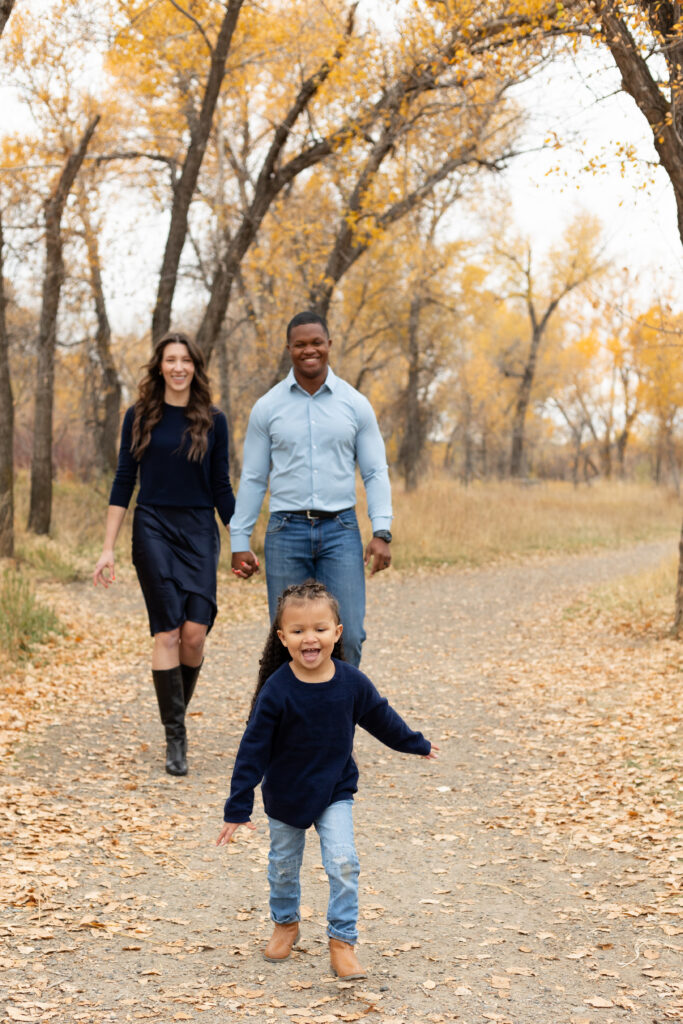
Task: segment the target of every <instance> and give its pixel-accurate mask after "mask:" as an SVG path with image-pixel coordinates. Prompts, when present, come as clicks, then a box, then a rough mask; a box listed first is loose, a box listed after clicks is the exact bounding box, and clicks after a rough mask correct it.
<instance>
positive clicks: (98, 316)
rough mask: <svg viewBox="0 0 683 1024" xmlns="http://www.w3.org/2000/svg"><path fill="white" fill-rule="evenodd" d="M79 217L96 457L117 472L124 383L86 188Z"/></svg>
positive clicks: (81, 194) (104, 469)
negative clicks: (94, 383)
mask: <svg viewBox="0 0 683 1024" xmlns="http://www.w3.org/2000/svg"><path fill="white" fill-rule="evenodd" d="M78 215H79V217H80V220H81V223H82V225H83V241H84V243H85V249H86V253H87V259H88V281H89V284H90V293H91V296H92V303H93V309H94V313H95V336H94V338H93V350H94V354H95V357H96V359H97V363H98V364H99V371H100V372H99V377H100V384H99V387H94V388H93V391H94V394H95V396H96V398H95V402H94V406H95V407H94V409H93V421H94V428H95V458H96V461H97V465H98V468H99V470H100V471H101V472H113V471H114V470H115V469H116V464H117V461H118V437H119V412H120V407H121V382H120V380H119V374H118V370H117V368H116V361H115V359H114V353H113V351H112V330H111V323H110V320H109V313H108V312H107V300H106V297H105V293H104V285H103V283H102V262H101V258H100V245H99V231H98V226H97V225H96V224H93V220H92V214H91V211H90V209H89V205H88V197H87V194H86V190H85V189H81V190H79V196H78Z"/></svg>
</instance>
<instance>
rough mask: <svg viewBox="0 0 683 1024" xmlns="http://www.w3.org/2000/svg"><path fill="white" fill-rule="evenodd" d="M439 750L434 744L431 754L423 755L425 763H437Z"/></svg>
mask: <svg viewBox="0 0 683 1024" xmlns="http://www.w3.org/2000/svg"><path fill="white" fill-rule="evenodd" d="M438 749H439V748H438V747H437V746H435V745H434V744H433V743H432V749H431V750H430V751H429V753H428V754H423V757H424V759H425V761H436V759H437V758H438V756H439V755H438V754H437V750H438Z"/></svg>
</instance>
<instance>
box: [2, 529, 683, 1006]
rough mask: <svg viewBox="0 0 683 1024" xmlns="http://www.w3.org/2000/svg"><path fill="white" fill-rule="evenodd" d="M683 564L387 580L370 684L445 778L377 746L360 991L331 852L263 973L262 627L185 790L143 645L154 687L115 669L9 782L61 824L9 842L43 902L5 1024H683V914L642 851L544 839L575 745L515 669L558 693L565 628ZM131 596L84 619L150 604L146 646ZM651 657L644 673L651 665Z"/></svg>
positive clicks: (11, 908)
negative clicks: (650, 572) (594, 602)
mask: <svg viewBox="0 0 683 1024" xmlns="http://www.w3.org/2000/svg"><path fill="white" fill-rule="evenodd" d="M673 549H674V545H673V543H672V542H658V543H650V544H643V545H640V546H638V547H635V548H631V549H627V550H626V549H625V550H622V551H618V552H605V553H600V554H594V555H590V556H577V557H574V558H571V559H547V560H539V561H536V562H532V563H528V564H520V565H512V566H510V565H508V566H500V567H496V568H490V569H480V570H466V571H449V572H445V571H437V572H434V573H428V572H421V573H417V574H413V575H401V574H398V573H387V574H385V576H384V577H378V578H376V579H373V580H371V581H370V582H369V584H368V616H367V630H368V637H369V638H368V641H367V645H366V651H365V654H364V662H363V668H364V670H365V671H366V672H367V673H368V675H370V677H371V678H372V679H373V680H374V681H375V683H376V684H377V686H378V687H379V689H380V690H381V691H382V692H383V693H385V695H386V696H388V697H389V699H390V701H391V703H392V704H393V705H394V706H395V707H396V708H397V710H399V711H400V712H401V714H402V715H403V716H404V717H405V718H406V719H407V720H408V721H409V722H410V723H411V725H413V726H414V727H415V728H419V729H421V730H422V731H423V732H424V733H425V734H426V735H427V736H428V737H429V738H430V739H432V740H433V742H435V743H436V744H437V745H438V746H439V748H440V757H439V760H438V761H436V762H428V761H425V760H422V759H417V758H410V757H407V756H404V755H399V754H396V753H394V752H393V751H390V750H388V749H387V748H385V747H383V746H381V745H379V744H378V743H377V742H376V741H375V740H374V739H372V738H371V737H370V736H368V735H367V734H364V733H363V732H362V730H359V732H358V734H357V748H356V750H357V758H358V761H359V766H360V770H361V781H360V792H359V793H358V795H357V800H356V811H355V821H356V838H357V844H358V848H359V855H360V859H361V869H362V874H361V920H360V935H361V938H360V941H359V946H358V953H359V957H360V959H361V961H362V962H363V963H364V964H365V965H366V966H367V968H368V970H369V977H368V979H367V980H366V981H362V982H356V983H352V984H349V983H347V984H343V983H339V982H338V981H337V980H336V979H334V978H332V977H331V975H330V972H329V963H328V956H327V945H326V938H325V905H326V894H327V883H326V878H325V875H324V872H323V870H322V866H321V863H320V853H319V849H318V848H317V842H316V837H315V835H314V833H311V835H310V837H309V841H308V844H307V849H306V856H305V861H304V867H303V871H302V890H303V907H302V916H303V921H302V930H301V931H302V934H301V940H300V943H299V945H298V946H297V949H296V951H295V953H294V955H293V956H292V958H291V959H290V960H289V961H288V962H287V963H285V964H282V965H272V964H268V963H266V962H265V961H264V960H263V958H262V957H261V954H260V950H261V948H262V946H263V944H264V941H265V939H266V938H267V936H268V935H269V933H270V923H269V921H268V914H267V881H266V857H267V828H266V825H265V818H264V815H263V811H262V809H261V807H260V806H259V801H258V800H257V808H258V809H257V812H256V813H255V816H254V820H255V822H256V823H257V825H258V831H257V832H256V833H255V834H253V835H250V836H247V835H246V834H245V835H244V836H242V835H241V832H242V831H244V832H245V833H246V830H240V833H238V837H239V838H238V841H237V842H235V843H233V844H232V845H231V846H230V847H229V848H228V849H221V850H219V849H217V848H216V847H215V845H214V842H215V838H216V836H217V834H218V831H219V828H220V824H221V818H222V805H223V800H224V799H225V796H226V795H227V787H228V782H229V777H230V769H231V765H232V760H233V757H234V753H235V750H236V747H237V743H238V741H239V737H240V735H241V732H242V728H243V725H244V720H245V717H246V711H247V707H248V704H249V700H250V695H251V692H252V690H253V682H254V678H255V670H256V664H257V659H258V656H259V653H260V649H261V647H262V644H263V640H264V638H265V630H266V628H267V623H266V620H265V614H264V612H263V611H262V610H261V611H259V612H258V613H257V614H256V615H254V616H252V617H251V618H250V619H249V620H248V621H245V622H242V623H237V624H230V623H226V622H221V621H220V619H219V623H218V624H217V626H216V629H215V631H214V634H213V635H212V638H211V646H210V650H209V652H208V655H207V663H206V669H205V671H204V672H203V673H202V676H201V678H200V683H199V686H198V689H197V694H196V697H195V699H194V701H193V704H192V705H191V709H190V710H191V712H192V714H191V716H190V719H189V730H190V752H189V759H190V769H191V771H190V774H189V775H188V777H187V778H185V779H172V778H170V777H168V776H166V775H165V774H164V773H163V764H162V760H161V757H162V744H161V735H160V727H159V725H158V722H157V721H156V710H155V706H154V699H153V693H152V690H151V686H150V685H149V682H148V679H147V674H148V673H147V670H146V668H145V665H146V658H147V645H146V642H145V641H144V639H143V638H141V640H140V644H139V648H138V649H137V653H136V654H135V656H134V658H133V662H134V671H132V672H131V669H130V665H128V666H127V669H126V672H125V673H121V672H119V671H118V669H117V668H114V669H113V671H112V678H111V689H110V691H109V692H108V693H107V694H106V695H105V697H102V696H101V695H100V696H99V697H98V698H97V699H94V698H93V702H92V704H91V705H88V704H87V703H85V702H83V703H81V704H79V705H78V706H73V707H72V708H71V709H70V713H69V714H68V715H63V716H62V718H61V720H60V721H58V722H56V723H55V725H54V726H53V727H52V728H51V729H50V730H49V731H48V733H47V734H46V735H44V736H41V737H37V738H36V739H35V740H28V741H27V742H26V743H25V744H24V745H23V747H22V748H21V749H20V750H19V752H18V753H17V756H16V759H15V761H14V763H13V765H12V767H11V769H10V771H9V777H8V778H6V780H5V782H6V784H7V785H8V786H9V789H10V791H11V790H12V787H14V790H15V791H16V792H17V793H19V791H21V790H22V788H23V789H24V790H26V787H30V792H31V793H32V794H37V795H38V797H39V799H40V800H41V803H42V804H47V805H49V806H50V808H51V814H52V820H53V826H52V832H51V835H50V836H49V837H46V835H45V829H44V826H43V825H41V826H40V835H38V834H37V833H38V828H37V826H36V825H34V824H33V823H32V822H31V821H30V820H26V815H25V813H24V815H23V816H22V815H21V814H20V813H17V814H10V813H9V812H8V814H7V830H5V829H4V828H3V835H2V836H1V837H0V845H2V848H3V850H4V851H5V854H6V855H7V858H8V862H9V863H10V864H11V865H12V870H14V871H15V873H16V875H17V877H21V879H23V888H21V889H20V891H21V898H18V899H16V900H14V901H13V902H12V903H11V904H10V905H8V906H2V907H0V938H1V939H2V942H3V944H4V945H1V946H0V968H3V978H2V980H1V981H0V1019H2V1020H6V1021H54V1022H57V1024H62V1022H64V1024H66V1022H68V1024H75V1022H86V1024H109V1022H116V1024H118V1022H128V1021H139V1020H150V1021H162V1022H164V1024H166V1022H172V1021H191V1022H199V1021H201V1022H204V1024H214V1022H215V1024H218V1022H219V1021H220V1022H221V1024H223V1022H225V1021H238V1020H242V1019H247V1018H252V1019H255V1020H257V1021H274V1022H278V1024H281V1022H285V1021H291V1022H294V1024H308V1022H311V1024H314V1022H315V1024H334V1022H336V1021H355V1020H366V1019H367V1020H368V1021H370V1022H373V1021H377V1022H382V1024H402V1022H403V1024H422V1022H426V1021H433V1022H440V1021H452V1020H459V1021H463V1022H466V1024H475V1022H479V1021H482V1022H483V1021H496V1022H500V1024H505V1022H509V1024H593V1022H603V1024H613V1022H617V1021H628V1022H633V1024H664V1022H665V1021H669V1020H675V1019H682V1018H683V1013H682V1011H681V1009H680V1007H681V1006H683V1002H681V997H682V996H683V990H682V989H681V977H680V967H681V955H680V954H681V951H682V949H681V940H680V938H676V935H677V934H678V932H677V929H676V922H675V918H674V916H673V915H671V914H668V916H667V915H665V914H664V913H662V914H659V912H658V911H657V910H656V908H655V909H653V907H654V899H653V886H654V885H655V882H654V881H653V880H652V879H651V878H649V877H648V876H647V873H646V872H645V873H644V872H643V870H642V863H641V862H642V861H643V856H642V851H641V849H640V847H638V846H637V845H633V847H632V849H630V850H629V849H626V848H624V845H623V844H622V845H621V846H618V848H614V849H612V848H610V847H609V846H606V845H599V846H596V847H592V846H591V844H590V842H577V843H573V842H572V841H571V839H570V840H563V839H559V840H558V839H553V840H552V841H551V840H550V839H548V833H547V831H546V833H545V834H543V833H542V831H537V830H535V828H534V827H533V825H532V827H530V822H529V820H527V819H526V817H525V815H526V810H525V809H526V807H527V804H528V803H529V802H532V803H534V806H535V804H536V803H537V799H536V797H537V794H534V792H533V791H534V789H535V788H536V784H535V781H534V780H535V779H536V777H538V778H539V779H546V778H547V777H548V776H547V773H548V771H551V772H556V773H557V772H560V773H561V771H562V768H561V764H560V762H559V760H558V758H557V757H556V756H555V754H557V753H558V751H559V744H560V741H562V742H564V743H565V744H569V745H571V743H572V737H571V736H564V737H562V736H561V735H560V737H559V738H558V739H557V740H556V739H555V738H553V737H549V736H548V735H546V733H543V735H542V736H540V737H539V735H537V730H538V729H539V728H540V726H539V722H540V721H541V720H542V719H543V714H541V711H542V710H543V709H541V708H539V717H538V721H537V720H536V719H535V716H534V714H533V709H530V708H529V704H528V700H526V697H525V704H524V707H523V708H522V707H521V704H517V703H516V698H515V692H514V689H511V684H510V682H509V680H508V679H507V678H506V672H505V666H506V664H511V663H513V662H514V663H515V664H516V665H519V664H520V663H522V664H524V665H526V666H527V667H528V672H529V675H530V676H533V675H537V676H540V675H543V674H552V672H553V666H554V663H555V662H556V660H558V659H559V660H562V659H566V658H567V657H569V656H571V652H568V651H567V650H562V649H561V648H560V647H559V646H558V641H557V639H556V637H557V635H556V633H555V629H554V626H553V623H554V622H556V621H558V618H557V617H559V615H560V613H561V610H562V608H563V607H564V606H566V604H567V603H568V602H569V601H570V600H571V599H572V598H573V597H575V596H576V595H577V594H578V593H581V592H582V591H584V590H586V589H587V588H590V587H592V586H595V585H596V584H599V583H603V582H607V581H609V580H612V579H615V578H618V577H620V576H623V575H627V574H629V573H634V572H637V571H639V570H641V569H645V568H647V567H650V566H653V565H655V564H657V563H658V562H660V561H661V560H662V559H663V558H664V557H666V556H668V555H670V553H671V552H672V550H673ZM131 593H132V592H131V591H130V590H129V591H128V592H127V593H126V594H123V593H121V592H120V593H119V594H116V595H113V594H110V595H107V597H106V599H105V598H104V597H103V595H102V594H99V593H98V594H96V595H93V592H92V591H91V590H86V589H85V588H79V587H76V586H74V587H73V601H74V605H75V606H77V607H78V606H80V607H81V611H82V613H83V615H88V614H90V615H91V616H92V617H93V621H94V622H95V621H96V620H97V616H98V615H100V614H101V613H102V611H101V610H102V607H104V605H103V604H102V602H103V601H105V600H106V601H109V602H110V603H109V605H108V606H107V607H108V609H109V611H108V616H109V618H110V619H111V620H114V621H115V620H116V617H117V615H118V614H121V616H122V617H123V615H124V611H125V615H126V616H127V618H126V622H129V621H130V613H131V600H132V602H133V609H132V610H133V612H134V613H135V614H138V612H139V616H140V630H141V631H142V611H141V609H138V608H137V607H135V602H136V601H137V598H131ZM117 602H120V610H117V609H119V606H118V604H117ZM122 621H123V618H122ZM530 630H531V633H530ZM534 630H535V632H534ZM530 635H533V637H534V643H533V646H531V647H530V646H529V636H530ZM633 657H634V660H633V671H634V673H637V671H638V667H637V650H636V649H634V656H633ZM114 664H115V662H114ZM520 692H521V691H520ZM545 710H546V711H547V709H545ZM560 733H561V730H560ZM553 744H555V745H554V746H553ZM539 751H541V753H539ZM26 791H27V790H26ZM532 797H533V799H532ZM24 807H25V804H24ZM535 820H536V819H534V821H535ZM568 834H569V835H571V833H568ZM46 843H48V844H49V847H50V854H49V856H47V855H46V854H45V846H46ZM624 905H628V907H631V908H632V911H631V912H630V913H628V912H624V909H623V908H624ZM669 906H670V904H669ZM677 906H678V907H679V911H680V907H681V900H680V899H679V900H678V903H677ZM677 923H678V924H680V920H678V922H677ZM679 930H680V931H681V933H682V934H683V929H679ZM653 936H654V938H653ZM648 954H649V956H648ZM655 954H656V956H655ZM677 1000H678V1001H677ZM3 1010H4V1014H5V1015H4V1016H2V1013H3ZM672 1014H674V1015H673V1016H672Z"/></svg>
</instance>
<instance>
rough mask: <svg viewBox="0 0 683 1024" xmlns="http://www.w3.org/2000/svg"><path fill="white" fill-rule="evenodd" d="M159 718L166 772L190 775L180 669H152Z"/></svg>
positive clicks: (177, 666) (178, 667) (177, 667)
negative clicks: (164, 735) (164, 742)
mask: <svg viewBox="0 0 683 1024" xmlns="http://www.w3.org/2000/svg"><path fill="white" fill-rule="evenodd" d="M152 677H153V679H154V689H155V690H156V694H157V701H158V703H159V716H160V718H161V721H162V724H163V726H164V729H165V730H166V771H167V772H168V774H169V775H187V761H186V760H185V697H184V694H183V676H182V672H181V671H180V666H179V665H176V667H175V668H162V669H158V668H155V669H152Z"/></svg>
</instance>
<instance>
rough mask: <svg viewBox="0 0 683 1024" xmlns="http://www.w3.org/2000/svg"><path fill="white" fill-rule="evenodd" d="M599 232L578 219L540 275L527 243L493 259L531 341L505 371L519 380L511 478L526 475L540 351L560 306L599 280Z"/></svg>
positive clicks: (500, 249) (502, 248)
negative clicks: (528, 431) (528, 429)
mask: <svg viewBox="0 0 683 1024" xmlns="http://www.w3.org/2000/svg"><path fill="white" fill-rule="evenodd" d="M600 232H601V227H600V225H599V224H598V222H597V221H596V220H595V219H594V218H586V217H579V218H578V219H577V221H576V222H575V223H574V224H573V225H571V226H570V228H569V229H568V230H567V233H566V235H565V237H564V239H563V241H562V244H561V246H559V247H558V248H557V249H556V250H555V251H553V252H551V253H550V254H549V256H548V257H547V258H546V260H545V267H544V268H543V271H539V272H538V273H537V269H536V266H535V263H534V254H533V251H532V247H531V244H530V242H529V241H528V240H526V241H520V242H518V243H517V245H513V246H506V245H505V244H504V243H503V244H496V245H494V247H493V251H494V254H495V257H496V258H497V260H498V261H499V265H500V266H501V267H502V269H503V273H504V275H505V279H506V283H505V285H504V286H503V288H502V290H501V296H502V297H503V298H504V299H506V300H507V301H511V302H515V303H517V304H518V305H519V306H520V308H521V309H523V310H524V313H525V315H526V318H527V323H528V340H527V342H526V345H525V346H519V349H518V351H517V352H516V353H514V357H513V358H509V359H506V360H505V363H504V364H503V366H502V369H503V372H504V374H505V376H506V377H508V378H512V379H514V380H516V382H517V383H516V394H515V399H514V411H513V417H512V437H511V444H510V469H509V472H510V476H512V477H519V476H522V475H523V474H524V472H525V465H524V448H525V425H526V419H527V413H528V411H529V405H530V402H531V397H532V390H533V386H534V382H535V379H536V371H537V367H538V360H539V356H540V352H541V346H542V344H543V342H544V339H545V337H546V334H547V332H548V328H549V326H550V323H551V320H552V318H553V316H554V315H555V313H556V312H557V309H558V307H559V306H560V305H561V303H562V302H563V301H564V300H565V299H566V298H567V296H568V295H570V294H571V292H573V291H574V290H575V289H576V288H579V287H581V286H582V285H584V284H585V283H586V282H587V281H589V280H590V279H591V278H594V277H596V275H598V274H599V273H601V272H602V271H603V270H604V269H605V267H606V262H605V260H604V258H603V257H602V254H601V252H600V246H599V236H600Z"/></svg>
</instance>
